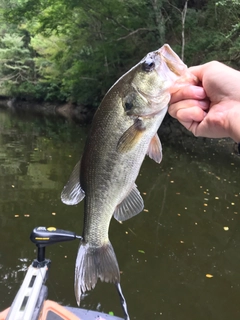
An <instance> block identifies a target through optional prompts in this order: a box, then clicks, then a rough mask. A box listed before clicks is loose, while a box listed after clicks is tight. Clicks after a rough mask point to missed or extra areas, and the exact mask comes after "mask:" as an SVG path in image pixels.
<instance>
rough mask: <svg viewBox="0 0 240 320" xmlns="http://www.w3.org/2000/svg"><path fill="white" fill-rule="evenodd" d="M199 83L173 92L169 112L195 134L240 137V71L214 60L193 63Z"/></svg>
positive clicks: (192, 71) (191, 69)
mask: <svg viewBox="0 0 240 320" xmlns="http://www.w3.org/2000/svg"><path fill="white" fill-rule="evenodd" d="M189 71H190V72H191V73H193V74H194V75H195V76H196V77H197V78H198V79H199V86H193V85H190V86H186V87H182V88H180V89H179V90H178V91H177V92H175V93H173V94H172V97H171V101H170V106H169V110H168V111H169V113H170V115H171V116H172V117H174V118H177V119H178V120H179V121H180V122H181V123H182V124H183V125H184V126H185V127H186V128H187V129H188V130H190V131H191V132H192V133H193V134H194V135H195V136H202V137H209V138H222V137H231V138H232V139H234V140H235V141H236V142H239V141H240V72H239V71H236V70H234V69H232V68H230V67H227V66H226V65H224V64H222V63H220V62H216V61H212V62H209V63H206V64H203V65H200V66H196V67H191V68H189Z"/></svg>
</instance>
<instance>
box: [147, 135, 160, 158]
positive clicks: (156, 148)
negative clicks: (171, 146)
mask: <svg viewBox="0 0 240 320" xmlns="http://www.w3.org/2000/svg"><path fill="white" fill-rule="evenodd" d="M147 155H148V156H149V158H151V159H153V160H154V161H156V162H157V163H160V162H161V161H162V145H161V141H160V139H159V137H158V135H157V133H156V134H155V136H154V137H153V138H152V140H151V142H150V144H149V147H148V151H147Z"/></svg>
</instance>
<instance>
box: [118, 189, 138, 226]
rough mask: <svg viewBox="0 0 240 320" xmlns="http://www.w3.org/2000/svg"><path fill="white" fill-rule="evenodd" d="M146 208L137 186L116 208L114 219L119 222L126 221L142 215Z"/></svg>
mask: <svg viewBox="0 0 240 320" xmlns="http://www.w3.org/2000/svg"><path fill="white" fill-rule="evenodd" d="M143 208H144V203H143V199H142V197H141V195H140V192H139V191H138V189H137V186H136V185H135V184H134V187H133V188H132V190H131V191H130V192H129V194H128V195H127V196H126V198H125V199H123V201H122V202H121V203H120V204H119V205H118V206H117V207H116V209H115V211H114V218H115V219H116V220H118V221H125V220H128V219H130V218H132V217H134V216H136V215H137V214H138V213H140V212H141V211H142V210H143Z"/></svg>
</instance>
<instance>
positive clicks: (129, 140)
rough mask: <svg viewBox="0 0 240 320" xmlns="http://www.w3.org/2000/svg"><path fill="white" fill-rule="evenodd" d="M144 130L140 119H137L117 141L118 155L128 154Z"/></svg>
mask: <svg viewBox="0 0 240 320" xmlns="http://www.w3.org/2000/svg"><path fill="white" fill-rule="evenodd" d="M144 130H145V126H144V123H143V121H142V120H141V119H139V118H138V119H137V120H136V121H135V122H134V124H133V125H132V126H131V127H130V128H128V129H127V130H126V131H125V132H124V134H123V135H122V136H121V138H120V139H119V141H118V145H117V151H118V152H120V153H124V152H128V151H129V150H131V149H132V148H133V147H134V146H135V145H136V143H137V142H138V141H139V140H140V139H141V137H142V133H143V131H144Z"/></svg>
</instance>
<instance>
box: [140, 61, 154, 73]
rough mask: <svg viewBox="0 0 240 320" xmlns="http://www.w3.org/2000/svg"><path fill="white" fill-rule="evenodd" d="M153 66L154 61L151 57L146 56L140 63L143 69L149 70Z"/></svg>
mask: <svg viewBox="0 0 240 320" xmlns="http://www.w3.org/2000/svg"><path fill="white" fill-rule="evenodd" d="M154 68H155V62H154V61H153V59H152V58H147V59H146V60H145V61H144V62H143V64H142V69H143V71H146V72H150V71H152V70H153V69H154Z"/></svg>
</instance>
